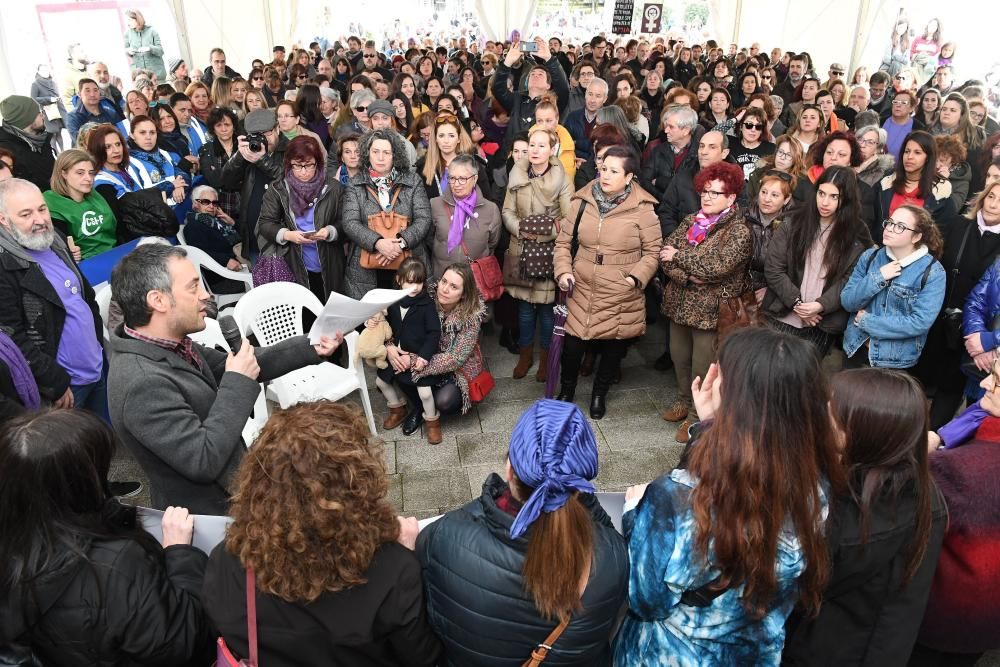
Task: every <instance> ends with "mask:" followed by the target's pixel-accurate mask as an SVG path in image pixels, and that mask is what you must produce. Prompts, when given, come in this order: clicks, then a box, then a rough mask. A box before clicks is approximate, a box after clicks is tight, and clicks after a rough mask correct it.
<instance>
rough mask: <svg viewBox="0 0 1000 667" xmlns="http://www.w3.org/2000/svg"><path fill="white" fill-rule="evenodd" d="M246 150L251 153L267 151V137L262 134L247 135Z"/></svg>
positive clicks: (252, 133)
mask: <svg viewBox="0 0 1000 667" xmlns="http://www.w3.org/2000/svg"><path fill="white" fill-rule="evenodd" d="M247 148H249V149H250V152H251V153H260V152H261V151H266V150H267V136H266V135H265V134H264V133H263V132H251V133H250V134H248V135H247Z"/></svg>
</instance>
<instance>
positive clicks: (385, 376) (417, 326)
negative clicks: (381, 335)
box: [375, 257, 441, 445]
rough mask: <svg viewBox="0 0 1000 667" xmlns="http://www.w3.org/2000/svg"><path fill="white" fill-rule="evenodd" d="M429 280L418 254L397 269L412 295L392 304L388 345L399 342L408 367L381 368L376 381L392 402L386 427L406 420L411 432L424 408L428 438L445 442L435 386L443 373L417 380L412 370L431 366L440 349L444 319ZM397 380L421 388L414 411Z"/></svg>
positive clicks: (400, 282)
mask: <svg viewBox="0 0 1000 667" xmlns="http://www.w3.org/2000/svg"><path fill="white" fill-rule="evenodd" d="M426 282H427V267H426V266H424V263H423V262H421V261H420V260H419V259H416V258H414V257H410V258H407V259H406V260H404V261H403V263H402V264H401V265H400V267H399V269H397V271H396V284H397V285H398V286H399V288H400V289H403V290H407V292H408V295H407V296H405V297H403V299H402V300H400V301H399V302H397V303H394V304H393V305H391V306H389V309H388V313H387V316H386V319H387V321H388V322H389V326H391V327H392V333H393V339H392V341H390V343H389V344H387V346H386V347H392V346H395V347H396V348H397V349H398V351H399V353H400V355H401V357H402V361H403V365H404V366H405V367H406V370H404V371H402V372H397V371H396V369H395V368H393V367H392V365H391V364H390V365H389V366H388V367H387V368H381V369H379V370H378V376H377V378H376V380H375V385H376V386H377V387H378V388H379V391H381V392H382V395H383V396H385V400H386V402H387V403H388V404H389V416H388V417H386V419H385V421H384V422H383V423H382V428H384V429H386V430H390V429H393V428H396V426H398V425H399V424H400V423H402V422H403V421H404V420H405V421H406V422H407V423H406V424H404V425H403V432H404V433H406V435H410V433H412V432H413V431H415V430H416V429H417V428H419V427H420V422H421V420H420V419H418V418H419V417H420V415H421V409H422V413H423V420H422V421H423V422H425V423H426V424H427V441H428V442H430V443H431V444H434V445H436V444H438V443H439V442H441V425H440V421H439V417H440V415H438V412H437V407H436V406H435V404H434V394H433V392H432V391H431V388H432V387H434V386H435V385H437V384H439V382H440V380H441V377H440V376H437V375H432V376H429V377H425V378H421V379H420V380H416V381H415V380H414V379H413V377H412V371H420V370H423V369H424V368H426V367H427V363H428V362H429V361H430V358H431V357H432V356H434V354H436V353H437V351H438V343H439V342H440V339H441V320H440V318H439V316H438V311H437V306H436V305H435V304H434V300H433V299H431V297H430V295H429V294H428V293H427V288H426ZM397 383H399V384H406V385H410V386H415V387H416V388H417V395H418V396H419V398H420V403H421V405H420V406H417V408H415V411H414V413H413V414H410V415H408V414H407V406H406V399H405V398H404V397H402V396H401V395H400V391H399V389H398V388H397V387H396V384H397Z"/></svg>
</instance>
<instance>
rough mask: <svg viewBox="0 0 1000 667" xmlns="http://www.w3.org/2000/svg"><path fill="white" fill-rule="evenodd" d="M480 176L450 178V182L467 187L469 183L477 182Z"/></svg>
mask: <svg viewBox="0 0 1000 667" xmlns="http://www.w3.org/2000/svg"><path fill="white" fill-rule="evenodd" d="M478 175H479V174H473V175H472V176H448V182H449V183H454V184H455V185H465V184H466V183H468V182H469V181H472V180H475V178H476V177H477V176H478Z"/></svg>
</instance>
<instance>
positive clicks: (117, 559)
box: [0, 539, 213, 667]
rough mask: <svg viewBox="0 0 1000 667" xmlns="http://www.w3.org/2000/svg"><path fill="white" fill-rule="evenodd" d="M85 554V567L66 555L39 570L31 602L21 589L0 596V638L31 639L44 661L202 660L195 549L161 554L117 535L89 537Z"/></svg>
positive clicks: (57, 666)
mask: <svg viewBox="0 0 1000 667" xmlns="http://www.w3.org/2000/svg"><path fill="white" fill-rule="evenodd" d="M67 555H68V554H67ZM87 558H88V559H89V560H90V562H91V566H89V567H88V566H87V565H84V564H82V563H81V561H80V560H78V559H73V560H70V559H69V558H66V559H65V562H64V564H63V565H62V567H59V568H57V569H55V570H54V571H53V572H51V573H50V574H47V575H45V576H44V577H43V578H42V579H41V580H40V581H39V583H38V587H37V593H38V599H37V603H36V604H32V605H31V606H30V608H24V607H21V596H20V595H16V596H11V599H10V600H6V601H4V602H3V603H0V645H2V644H4V643H5V642H7V641H14V642H17V643H19V644H23V645H30V646H31V648H32V650H33V651H34V653H35V655H36V656H37V657H38V658H39V660H40V661H41V663H42V664H43V665H45V666H46V667H62V666H65V667H71V666H76V665H88V666H89V667H125V666H131V665H147V666H148V665H163V666H164V667H167V666H170V667H176V666H179V665H188V664H190V665H205V664H208V662H207V660H206V658H208V659H209V660H210V656H211V646H212V641H213V638H212V635H211V632H210V630H209V628H208V626H207V623H206V622H205V620H204V619H205V617H204V614H203V612H202V608H201V602H200V599H199V594H200V590H201V580H202V577H203V576H204V574H205V564H206V562H207V561H208V557H207V556H206V555H205V554H204V553H203V552H202V551H199V550H198V549H195V548H194V547H190V546H180V545H177V546H172V547H168V548H167V549H165V550H163V553H162V556H161V555H160V554H155V553H150V552H148V551H146V549H144V548H143V547H142V546H140V545H139V543H138V542H136V541H134V540H131V539H118V540H108V541H100V542H95V543H93V544H91V546H90V548H89V549H88V550H87ZM206 650H207V651H208V655H206Z"/></svg>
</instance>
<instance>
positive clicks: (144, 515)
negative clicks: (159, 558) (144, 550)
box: [136, 507, 233, 554]
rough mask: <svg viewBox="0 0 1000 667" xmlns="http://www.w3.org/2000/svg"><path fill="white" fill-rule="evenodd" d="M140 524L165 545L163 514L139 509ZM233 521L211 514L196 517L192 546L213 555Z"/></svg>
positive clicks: (143, 508) (226, 517)
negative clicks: (162, 524) (213, 550)
mask: <svg viewBox="0 0 1000 667" xmlns="http://www.w3.org/2000/svg"><path fill="white" fill-rule="evenodd" d="M136 510H137V511H138V514H139V522H140V523H141V524H142V527H143V529H144V530H145V531H146V532H147V533H149V534H150V535H152V536H153V537H155V538H156V541H157V542H159V543H161V544H162V543H163V528H162V526H161V525H160V523H161V522H162V521H163V512H161V511H160V510H154V509H152V508H149V507H137V508H136ZM232 522H233V520H232V519H231V518H229V517H228V516H212V515H210V514H195V515H194V537H193V538H192V540H191V544H192V545H193V546H194V547H195V548H197V549H201V550H202V551H204V552H205V553H207V554H211V553H212V549H214V548H215V545H217V544H218V543H219V542H221V541H222V540H223V539H224V538H225V536H226V527H227V526H229V524H231V523H232Z"/></svg>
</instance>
